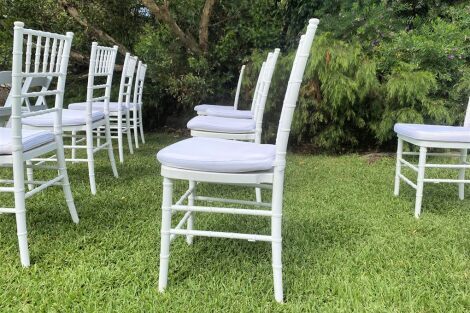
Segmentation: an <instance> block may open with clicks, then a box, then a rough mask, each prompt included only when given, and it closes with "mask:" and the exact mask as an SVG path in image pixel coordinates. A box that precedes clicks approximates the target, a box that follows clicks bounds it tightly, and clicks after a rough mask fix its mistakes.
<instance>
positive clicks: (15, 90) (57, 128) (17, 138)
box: [10, 22, 73, 154]
mask: <svg viewBox="0 0 470 313" xmlns="http://www.w3.org/2000/svg"><path fill="white" fill-rule="evenodd" d="M25 37H26V38H25ZM35 37H36V38H35ZM51 39H57V40H58V41H60V46H61V47H62V49H61V52H60V53H59V54H58V55H57V60H56V62H57V63H56V64H57V66H56V68H55V69H54V72H52V73H51V72H49V69H48V66H47V63H48V61H47V60H48V58H49V56H48V55H49V52H48V50H49V46H50V40H51ZM72 39H73V33H70V32H69V33H67V34H66V35H59V34H53V33H48V32H43V31H36V30H32V29H25V28H24V24H23V23H22V22H15V27H14V37H13V62H12V72H11V77H12V88H11V92H10V95H11V107H12V110H11V112H12V113H11V118H10V120H11V126H12V134H13V154H18V153H22V151H23V147H22V140H21V136H22V131H21V129H22V122H21V119H22V117H23V114H28V113H23V110H22V108H21V107H22V103H23V101H25V100H28V101H29V98H30V97H45V96H50V95H53V96H55V97H54V98H55V101H54V103H55V107H54V110H53V112H55V113H56V114H55V118H54V134H55V135H56V136H62V105H63V97H64V88H65V80H66V76H67V67H68V62H69V54H70V48H71V45H72ZM43 40H44V49H42V41H43ZM33 42H36V47H35V56H34V73H31V71H30V66H31V65H32V64H31V57H32V46H33ZM48 42H49V44H48ZM25 43H26V51H25V53H24V54H23V52H24V46H25ZM46 48H47V49H46ZM42 52H44V54H41V53H42ZM41 59H42V62H43V66H40V63H41ZM44 64H46V65H44ZM33 74H34V75H33ZM51 75H53V76H54V77H57V83H56V84H55V88H54V89H50V88H49V87H50V82H49V84H48V85H49V86H47V88H41V91H38V92H29V91H28V90H27V89H29V88H23V87H24V85H25V83H26V82H29V84H31V83H34V84H36V83H37V84H39V82H41V84H42V83H43V82H44V81H47V80H48V79H50V77H51ZM32 77H35V78H36V79H35V80H34V81H33V79H32ZM45 113H48V110H44V112H37V113H35V115H40V114H45Z"/></svg>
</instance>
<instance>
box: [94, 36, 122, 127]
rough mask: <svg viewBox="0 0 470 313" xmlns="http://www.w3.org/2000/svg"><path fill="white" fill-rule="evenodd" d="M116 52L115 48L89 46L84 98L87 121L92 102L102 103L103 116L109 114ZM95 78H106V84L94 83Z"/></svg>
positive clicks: (96, 44)
mask: <svg viewBox="0 0 470 313" xmlns="http://www.w3.org/2000/svg"><path fill="white" fill-rule="evenodd" d="M117 50H118V47H117V46H114V47H112V48H110V47H103V46H99V45H98V43H97V42H93V43H92V45H91V54H90V66H89V69H88V83H87V97H86V102H87V106H86V112H87V117H88V119H89V121H91V119H92V112H93V103H94V102H104V112H105V114H108V113H109V100H110V97H111V85H112V80H113V74H114V65H115V62H116V55H117ZM96 77H106V83H105V84H103V83H101V82H98V83H95V78H96ZM103 93H104V95H103ZM96 94H98V95H96Z"/></svg>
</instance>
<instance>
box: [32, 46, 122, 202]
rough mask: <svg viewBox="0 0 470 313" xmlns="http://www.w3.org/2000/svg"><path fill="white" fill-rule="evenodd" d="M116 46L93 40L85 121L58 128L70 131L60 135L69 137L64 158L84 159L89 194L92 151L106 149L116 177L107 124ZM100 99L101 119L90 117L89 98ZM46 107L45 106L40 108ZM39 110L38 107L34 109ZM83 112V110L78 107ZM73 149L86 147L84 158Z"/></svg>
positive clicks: (93, 186)
mask: <svg viewBox="0 0 470 313" xmlns="http://www.w3.org/2000/svg"><path fill="white" fill-rule="evenodd" d="M117 49H118V48H117V46H114V47H112V48H110V47H104V46H99V45H98V43H97V42H93V43H92V46H91V54H90V67H89V70H88V85H87V101H86V102H87V106H86V111H85V112H86V115H87V118H86V123H85V124H81V125H66V126H63V127H62V129H63V131H64V132H67V133H70V135H68V134H64V135H63V136H64V137H70V138H71V140H72V143H71V145H65V146H64V148H66V149H71V150H72V157H71V158H70V159H69V158H67V159H66V161H69V162H74V163H75V162H86V163H87V164H88V177H89V181H90V190H91V193H92V194H93V195H95V194H96V179H95V165H94V164H95V161H94V155H95V154H96V153H97V152H99V151H101V150H103V149H106V150H107V152H108V158H109V161H110V163H111V169H112V171H113V175H114V177H116V178H117V177H119V174H118V171H117V168H116V162H115V160H114V152H113V145H112V139H111V127H110V118H109V114H108V112H109V98H110V96H111V86H112V79H113V73H114V64H115V61H116V55H117ZM95 77H106V83H105V84H95ZM99 90H104V95H103V96H98V97H95V96H94V93H95V92H97V91H99ZM98 101H104V103H105V106H104V108H105V111H104V117H103V118H102V119H99V120H96V121H93V118H92V112H93V102H98ZM42 111H46V112H47V111H48V110H42ZM38 112H39V111H38ZM81 112H83V111H81ZM25 128H30V129H45V128H46V129H47V128H48V127H43V126H29V125H27V126H26V125H25ZM100 128H103V129H104V136H102V133H101V132H97V133H96V136H94V132H96V130H98V129H100ZM79 132H85V135H80V134H77V133H79ZM94 137H95V138H97V139H100V138H104V139H105V143H103V144H101V143H99V140H97V146H96V147H95V146H94V141H93V139H94ZM82 142H85V145H80V143H82ZM77 149H86V152H87V157H86V158H77V157H76V150H77ZM54 160H55V159H54V156H52V157H49V158H35V159H34V160H33V161H37V162H38V163H37V164H42V163H45V162H49V161H54ZM28 176H29V177H32V173H29V172H28Z"/></svg>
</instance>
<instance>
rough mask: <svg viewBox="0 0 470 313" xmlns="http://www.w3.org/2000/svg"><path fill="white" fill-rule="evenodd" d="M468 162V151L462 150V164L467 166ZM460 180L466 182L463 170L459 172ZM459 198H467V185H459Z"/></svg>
mask: <svg viewBox="0 0 470 313" xmlns="http://www.w3.org/2000/svg"><path fill="white" fill-rule="evenodd" d="M466 162H467V149H462V150H461V151H460V164H462V165H465V164H466ZM459 180H465V169H464V168H461V169H460V170H459ZM459 198H460V200H463V199H464V198H465V183H460V184H459Z"/></svg>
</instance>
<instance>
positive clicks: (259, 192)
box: [255, 188, 263, 202]
mask: <svg viewBox="0 0 470 313" xmlns="http://www.w3.org/2000/svg"><path fill="white" fill-rule="evenodd" d="M255 194H256V202H262V201H263V198H262V197H261V188H255Z"/></svg>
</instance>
